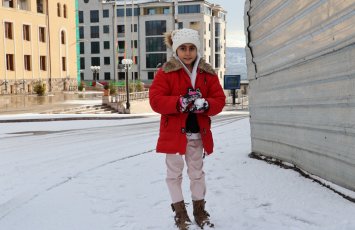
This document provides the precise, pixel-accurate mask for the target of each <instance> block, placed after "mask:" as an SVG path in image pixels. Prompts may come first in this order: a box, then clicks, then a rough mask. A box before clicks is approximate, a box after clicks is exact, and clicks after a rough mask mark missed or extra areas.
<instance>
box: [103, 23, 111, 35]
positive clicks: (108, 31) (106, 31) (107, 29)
mask: <svg viewBox="0 0 355 230" xmlns="http://www.w3.org/2000/svg"><path fill="white" fill-rule="evenodd" d="M103 29H104V34H108V33H110V26H109V25H104V27H103Z"/></svg>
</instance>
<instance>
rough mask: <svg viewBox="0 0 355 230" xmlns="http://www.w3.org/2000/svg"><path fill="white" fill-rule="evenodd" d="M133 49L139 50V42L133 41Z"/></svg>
mask: <svg viewBox="0 0 355 230" xmlns="http://www.w3.org/2000/svg"><path fill="white" fill-rule="evenodd" d="M131 47H132V48H138V41H137V40H134V41H131Z"/></svg>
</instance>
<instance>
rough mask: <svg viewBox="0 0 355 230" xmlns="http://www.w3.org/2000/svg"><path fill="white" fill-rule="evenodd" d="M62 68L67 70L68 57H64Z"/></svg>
mask: <svg viewBox="0 0 355 230" xmlns="http://www.w3.org/2000/svg"><path fill="white" fill-rule="evenodd" d="M62 70H63V71H66V70H67V58H66V57H62Z"/></svg>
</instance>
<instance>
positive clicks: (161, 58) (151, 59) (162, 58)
mask: <svg viewBox="0 0 355 230" xmlns="http://www.w3.org/2000/svg"><path fill="white" fill-rule="evenodd" d="M165 62H166V53H158V54H147V55H146V65H147V66H146V68H156V67H157V65H158V64H159V63H165Z"/></svg>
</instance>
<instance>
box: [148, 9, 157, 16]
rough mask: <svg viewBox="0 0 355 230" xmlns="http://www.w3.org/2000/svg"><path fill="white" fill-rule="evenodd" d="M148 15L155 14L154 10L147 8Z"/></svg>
mask: <svg viewBox="0 0 355 230" xmlns="http://www.w3.org/2000/svg"><path fill="white" fill-rule="evenodd" d="M147 11H148V15H154V14H155V9H154V8H148V9H147Z"/></svg>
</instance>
